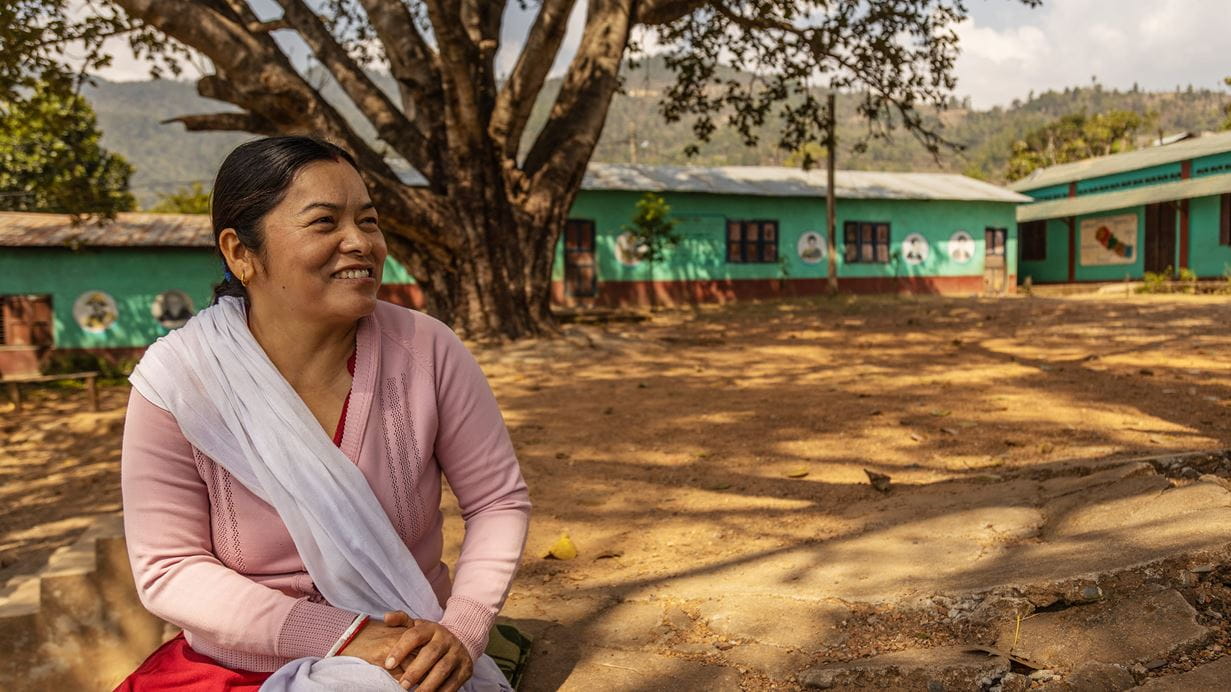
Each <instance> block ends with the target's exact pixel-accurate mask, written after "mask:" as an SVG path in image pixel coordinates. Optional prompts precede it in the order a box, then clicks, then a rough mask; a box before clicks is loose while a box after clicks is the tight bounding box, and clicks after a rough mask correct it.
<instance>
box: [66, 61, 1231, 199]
mask: <svg viewBox="0 0 1231 692" xmlns="http://www.w3.org/2000/svg"><path fill="white" fill-rule="evenodd" d="M375 76H376V77H377V80H378V83H379V84H380V85H381V87H382V88H384V89H386V90H387V91H392V90H393V89H394V85H393V82H392V80H391V79H390V78H389V77H388V76H387V75H375ZM669 79H670V73H669V72H668V71H667V70H666V68H665V66H664V65H663V63H662V61H661V60H649V61H644V62H643V63H642V65H641V66H640V67H639V68H637V69H634V70H629V71H627V72H626V75H625V85H624V86H625V89H624V93H622V94H619V95H617V96H616V98H615V99H614V101H613V103H612V105H611V110H610V111H609V113H608V116H607V124H606V126H605V128H604V131H603V136H602V139H601V140H600V142H599V145H598V148H597V150H596V151H595V155H594V160H595V161H607V162H624V163H626V162H636V163H645V164H659V165H687V164H693V165H706V166H718V165H784V164H786V163H787V161H788V157H789V155H790V152H784V151H781V150H779V149H777V148H776V146H775V144H776V138H775V137H774V136H773V127H774V123H772V122H771V123H769V124H767V126H766V134H765V136H763V137H761V141H760V142H759V143H758V144H757V145H756V146H754V147H745V146H744V145H743V142H742V141H741V139H740V138H739V136H738V134H737V133H736V132H735V131H734V130H733V129H730V128H722V127H720V128H719V130H718V131H717V132H716V133H715V134H714V138H713V141H712V142H711V143H710V144H707V145H704V146H702V148H701V152H700V154H699V155H697V156H695V157H693V158H691V159H690V158H688V157H686V156H685V155H684V146H685V145H686V144H687V143H688V142H690V141H692V133H691V130H690V124H689V123H687V122H680V123H665V122H663V120H662V117H661V116H660V115H659V114H658V109H657V103H658V100H659V98H660V96H661V94H662V90H663V89H664V87H665V86H666V85H667V84H668V80H669ZM314 80H315V82H316V83H317V84H321V85H323V87H322V88H323V90H324V92H325V94H326V96H327V98H329V100H330V101H331V102H333V103H334V104H335V105H336V106H338V108H339V109H340V110H341V112H342V113H343V114H344V115H345V116H347V117H350V118H356V117H357V113H356V111H355V109H354V107H353V106H352V105H351V104H350V103H349V102H347V101H345V99H342V98H341V97H340V96H339V93H340V92H339V91H338V90H337V88H336V86H335V85H333V84H332V83H331V82H330V80H328V79H327V78H324V77H321V76H319V75H317V76H315V77H314ZM558 89H559V82H558V81H552V82H549V83H548V84H547V85H546V86H545V88H544V90H543V93H542V94H541V95H540V98H539V102H538V103H537V104H536V105H535V108H534V112H533V114H532V117H531V123H530V127H529V128H527V133H528V135H527V136H528V137H529V136H531V135H532V134H533V133H534V132H537V128H538V127H539V126H541V124H542V123H543V122H545V121H546V118H547V113H548V111H549V110H550V107H551V103H552V100H553V99H554V98H555V94H556V92H557V91H558ZM85 95H86V97H87V98H88V99H89V100H90V101H91V103H93V105H94V108H95V110H96V111H97V112H98V119H99V125H100V127H101V128H102V130H103V144H104V146H106V147H107V148H109V149H111V150H112V151H116V152H119V153H120V154H123V155H124V156H125V157H126V158H127V159H128V160H129V161H130V162H131V163H132V164H133V165H134V166H135V167H136V169H137V172H136V174H135V175H134V177H133V180H132V186H133V193H134V194H135V195H136V196H137V199H138V201H139V202H140V203H141V204H142V205H143V206H149V205H151V204H153V203H154V202H155V201H156V200H157V199H158V198H159V197H161V196H162V195H163V194H166V193H167V192H170V191H171V190H172V189H175V188H176V187H179V186H183V185H187V184H189V183H191V182H193V181H203V182H205V183H206V184H207V185H208V184H209V182H210V181H211V180H212V178H213V175H214V173H215V171H217V168H218V165H219V164H220V163H221V162H222V159H223V158H224V157H225V156H226V153H227V152H228V151H230V150H231V148H233V147H234V146H236V145H237V144H239V143H240V142H242V141H244V140H246V139H248V138H249V137H250V135H245V134H242V133H214V132H210V133H199V132H186V131H185V130H184V128H183V126H182V125H179V124H178V123H171V124H165V125H164V124H162V122H161V121H163V120H167V119H169V118H173V117H176V116H178V115H186V114H192V113H209V112H218V111H223V110H234V107H232V106H230V105H229V104H226V103H220V102H217V101H211V100H209V99H204V98H201V97H200V96H198V95H197V94H196V87H195V85H193V84H191V83H187V82H176V81H149V82H120V83H116V82H106V81H103V80H99V82H98V84H97V86H95V87H91V88H88V89H86V91H85ZM1229 102H1231V96H1228V95H1227V94H1226V93H1224V92H1220V91H1210V90H1207V89H1193V88H1192V87H1191V86H1190V87H1188V88H1186V89H1180V88H1177V90H1176V91H1173V92H1144V91H1140V90H1138V89H1132V90H1129V91H1118V90H1109V89H1104V88H1102V87H1101V86H1099V85H1097V84H1096V85H1091V86H1087V87H1079V88H1072V89H1065V90H1063V91H1047V92H1044V93H1042V94H1038V95H1035V94H1030V95H1028V96H1027V98H1026V99H1025V100H1024V101H1021V102H1017V101H1015V102H1014V103H1013V104H1012V105H1011V106H1009V107H1008V108H999V107H997V108H992V109H990V110H973V109H971V108H969V107H968V105H965V104H963V103H961V102H957V101H955V102H954V103H953V104H952V105H951V107H950V108H949V109H948V110H946V111H944V112H941V113H939V114H936V113H933V112H929V113H927V114H926V117H927V118H928V119H929V121H930V122H932V123H938V124H940V125H942V126H943V133H944V135H945V136H946V138H948V139H950V140H951V141H954V142H957V143H959V144H961V145H962V146H963V147H964V148H963V150H961V151H959V152H953V151H946V152H943V153H942V155H941V159H940V160H939V161H937V160H935V159H934V158H933V157H932V156H931V155H930V154H928V152H927V151H926V150H925V149H924V148H923V146H922V145H920V144H919V143H918V142H917V141H916V140H915V139H914V138H913V137H912V136H910V135H909V134H907V133H905V132H902V131H899V132H898V133H897V135H896V136H895V138H894V139H893V140H892V141H878V140H873V141H871V142H869V143H868V146H867V149H866V150H865V151H863V152H861V153H856V152H854V151H852V150H851V145H852V144H853V143H854V142H856V141H857V140H859V139H860V138H861V136H862V135H863V134H864V132H865V131H866V126H865V124H864V123H863V122H862V121H861V120H860V119H859V116H858V114H857V113H856V112H855V99H854V98H853V97H843V96H839V99H838V103H839V105H838V114H839V126H838V141H839V147H840V150H839V155H838V165H839V167H840V168H848V169H856V170H876V169H879V170H895V171H907V170H916V171H952V172H959V173H965V174H967V175H972V176H975V177H979V178H983V179H986V180H991V181H995V182H1003V180H1004V171H1005V166H1006V163H1007V161H1008V158H1009V153H1010V148H1011V146H1012V143H1013V142H1014V141H1015V140H1017V139H1019V138H1021V137H1022V136H1023V135H1024V134H1025V133H1026V132H1028V131H1030V130H1031V129H1034V128H1036V127H1039V126H1041V125H1043V124H1045V123H1048V122H1050V121H1052V120H1054V119H1056V118H1059V117H1060V116H1062V115H1066V114H1069V113H1075V112H1083V111H1084V112H1087V113H1099V112H1104V111H1107V110H1113V109H1123V110H1132V111H1136V112H1139V113H1143V114H1146V113H1154V114H1156V120H1155V127H1154V130H1156V131H1151V132H1149V133H1142V134H1141V136H1140V139H1141V144H1142V145H1145V144H1148V142H1149V141H1150V140H1153V139H1155V138H1157V137H1158V136H1159V133H1160V132H1161V133H1165V134H1172V133H1175V132H1178V131H1189V132H1203V131H1208V130H1216V129H1218V128H1219V127H1220V124H1221V123H1222V121H1223V119H1224V117H1225V115H1224V111H1223V109H1224V108H1225V107H1226V105H1227V104H1228V103H1229ZM359 131H360V133H361V134H362V135H363V136H365V137H366V138H368V139H370V138H371V137H372V130H371V128H370V127H369V126H367V124H366V123H363V124H362V125H361V126H360V128H359ZM527 147H528V143H527Z"/></svg>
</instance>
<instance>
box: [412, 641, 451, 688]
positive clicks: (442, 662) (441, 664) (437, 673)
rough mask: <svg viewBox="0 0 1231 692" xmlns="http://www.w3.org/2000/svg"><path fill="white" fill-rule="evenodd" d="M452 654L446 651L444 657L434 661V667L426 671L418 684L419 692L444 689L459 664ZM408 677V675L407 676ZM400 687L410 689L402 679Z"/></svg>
mask: <svg viewBox="0 0 1231 692" xmlns="http://www.w3.org/2000/svg"><path fill="white" fill-rule="evenodd" d="M453 654H454V652H451V651H448V650H446V651H445V653H444V655H443V656H441V657H440V658H438V659H436V663H435V665H433V666H432V668H431V670H429V671H428V673H427V676H426V677H424V678H423V682H421V683H419V692H441V690H443V689H445V687H444V683H445V682H446V681H447V680H449V678H450V677H452V675H453V673H454V672H455V671H456V670H457V667H458V664H459V663H461V662H460V661H458V660H457V657H456V656H455V655H453ZM407 675H409V673H408V674H407ZM402 687H405V688H406V689H410V681H409V680H407V679H406V677H405V676H404V677H403V682H402Z"/></svg>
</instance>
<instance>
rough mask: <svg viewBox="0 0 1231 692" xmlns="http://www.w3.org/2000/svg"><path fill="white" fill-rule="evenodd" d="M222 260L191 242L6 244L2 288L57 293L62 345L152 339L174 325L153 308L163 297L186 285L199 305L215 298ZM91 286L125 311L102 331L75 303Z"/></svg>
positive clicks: (0, 254)
mask: <svg viewBox="0 0 1231 692" xmlns="http://www.w3.org/2000/svg"><path fill="white" fill-rule="evenodd" d="M219 274H220V271H219V265H218V260H217V259H216V258H215V257H214V255H213V254H211V253H210V252H208V251H201V250H194V249H190V248H96V249H83V250H79V251H77V252H72V251H69V250H66V249H59V248H5V249H4V250H2V251H0V293H6V294H11V293H38V294H50V295H51V307H52V310H53V315H54V320H55V341H56V344H55V345H56V347H57V348H121V347H129V346H145V345H146V344H149V343H150V342H152V341H154V340H155V339H157V338H158V337H160V336H162V335H163V334H166V333H167V330H166V329H164V328H163V327H162V325H160V324H158V322H157V321H156V320H155V319H154V316H153V315H152V314H151V313H150V306H151V304H152V303H153V301H154V298H155V296H157V295H158V294H159V293H162V292H163V291H168V290H171V289H178V290H180V291H183V292H185V293H187V294H188V295H189V296H190V297H191V298H192V301H193V307H194V308H195V309H196V310H200V309H201V308H202V307H204V306H205V305H207V304H208V302H209V298H210V295H211V293H212V287H213V283H214V282H217V281H218V279H219ZM86 291H103V292H105V293H108V294H110V295H111V297H112V298H113V299H114V300H115V303H116V307H117V309H118V310H119V316H118V317H117V319H116V321H115V322H114V323H113V324H112V325H111V326H110V327H108V328H107V330H106V331H104V332H103V333H101V334H92V333H90V332H87V331H85V330H84V329H82V328H81V327H80V325H78V324H77V321H76V320H74V319H73V302H74V301H76V300H77V297H78V296H80V295H81V294H82V293H85V292H86Z"/></svg>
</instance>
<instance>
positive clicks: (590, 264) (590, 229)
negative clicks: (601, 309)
mask: <svg viewBox="0 0 1231 692" xmlns="http://www.w3.org/2000/svg"><path fill="white" fill-rule="evenodd" d="M564 292H565V295H567V296H572V297H574V298H592V297H594V296H595V295H598V269H597V267H596V266H595V262H594V222H593V221H589V220H586V219H569V220H568V222H567V223H566V224H565V226H564Z"/></svg>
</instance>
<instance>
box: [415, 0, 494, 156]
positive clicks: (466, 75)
mask: <svg viewBox="0 0 1231 692" xmlns="http://www.w3.org/2000/svg"><path fill="white" fill-rule="evenodd" d="M424 2H425V4H426V5H427V11H428V16H429V17H430V18H431V21H432V29H433V31H434V32H435V34H436V45H437V47H438V49H439V51H440V53H439V55H440V76H441V80H440V81H441V85H442V86H443V87H444V96H445V104H444V105H445V119H446V121H445V130H446V135H447V136H448V138H449V148H450V149H454V150H457V149H459V148H460V149H463V150H468V151H470V152H473V153H477V152H479V151H480V150H481V149H482V147H483V137H484V134H485V133H486V129H487V128H486V121H487V119H488V116H489V113H485V112H484V108H483V104H482V94H481V91H480V89H479V87H480V82H479V80H478V79H476V75H475V74H474V72H472V70H473V69H475V68H476V67H479V68H481V59H482V58H481V54H480V51H479V46H478V45H477V44H476V43H475V41H473V40H472V38H471V36H470V34H469V32H468V31H467V28H466V26H465V21H464V18H463V17H462V12H461V8H460V7H458V3H457V2H456V1H455V0H424ZM489 107H490V105H489Z"/></svg>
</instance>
